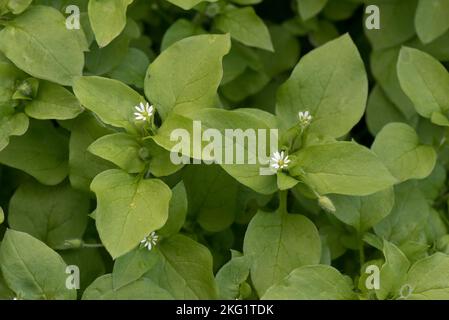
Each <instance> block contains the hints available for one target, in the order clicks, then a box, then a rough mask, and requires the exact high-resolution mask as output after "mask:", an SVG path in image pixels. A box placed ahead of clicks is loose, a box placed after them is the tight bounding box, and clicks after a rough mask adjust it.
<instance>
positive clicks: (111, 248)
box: [91, 169, 171, 259]
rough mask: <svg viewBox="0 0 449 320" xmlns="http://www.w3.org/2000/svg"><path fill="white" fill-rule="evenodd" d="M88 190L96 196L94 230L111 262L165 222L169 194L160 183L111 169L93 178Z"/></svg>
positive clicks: (168, 190)
mask: <svg viewBox="0 0 449 320" xmlns="http://www.w3.org/2000/svg"><path fill="white" fill-rule="evenodd" d="M91 189H92V191H94V192H95V194H96V195H97V209H96V220H95V222H96V225H97V230H98V233H99V235H100V238H101V240H102V243H103V244H104V245H105V247H106V249H107V250H108V252H109V253H110V254H111V256H112V257H113V258H114V259H115V258H117V257H119V256H121V255H123V254H125V253H127V252H129V251H131V250H132V249H133V248H135V247H136V246H137V245H138V244H139V243H140V241H141V240H142V239H143V238H144V237H146V236H147V235H148V234H150V233H151V232H152V231H155V230H157V229H159V228H161V227H162V226H163V225H164V224H165V222H166V221H167V218H168V206H169V201H170V198H171V190H170V189H169V188H168V187H167V185H165V184H164V183H163V182H162V181H160V180H157V179H141V178H140V177H133V176H130V175H128V174H126V173H125V172H123V171H121V170H115V169H112V170H108V171H105V172H102V173H100V174H99V175H98V176H96V177H95V179H94V180H93V181H92V184H91Z"/></svg>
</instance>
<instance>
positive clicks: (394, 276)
mask: <svg viewBox="0 0 449 320" xmlns="http://www.w3.org/2000/svg"><path fill="white" fill-rule="evenodd" d="M383 253H384V256H385V263H384V264H383V265H382V268H381V270H380V280H379V281H380V288H379V290H376V296H377V298H378V299H380V300H386V299H388V298H392V297H394V296H396V295H397V293H398V292H399V291H400V289H401V286H402V285H403V283H404V280H405V278H406V276H407V271H408V268H409V267H410V262H409V261H408V259H407V257H406V256H405V255H404V254H403V253H402V251H401V250H400V249H399V248H398V247H396V246H395V245H394V244H392V243H390V242H388V241H384V246H383Z"/></svg>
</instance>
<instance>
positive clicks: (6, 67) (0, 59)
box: [0, 53, 27, 106]
mask: <svg viewBox="0 0 449 320" xmlns="http://www.w3.org/2000/svg"><path fill="white" fill-rule="evenodd" d="M0 77H1V79H2V81H1V83H0V106H3V105H7V104H10V103H11V99H12V96H13V95H14V93H15V92H16V90H17V86H18V82H22V81H23V80H25V79H26V78H27V75H26V74H25V73H24V72H22V71H21V70H19V69H18V68H16V66H15V65H14V64H12V63H11V61H9V60H8V59H7V58H6V57H5V56H4V55H3V54H1V53H0Z"/></svg>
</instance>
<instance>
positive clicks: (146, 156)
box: [139, 147, 151, 161]
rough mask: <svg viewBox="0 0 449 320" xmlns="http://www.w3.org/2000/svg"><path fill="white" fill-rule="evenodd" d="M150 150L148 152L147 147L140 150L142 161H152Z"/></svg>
mask: <svg viewBox="0 0 449 320" xmlns="http://www.w3.org/2000/svg"><path fill="white" fill-rule="evenodd" d="M150 156H151V155H150V150H148V149H147V148H145V147H142V148H140V149H139V157H140V159H142V160H144V161H145V160H149V159H150Z"/></svg>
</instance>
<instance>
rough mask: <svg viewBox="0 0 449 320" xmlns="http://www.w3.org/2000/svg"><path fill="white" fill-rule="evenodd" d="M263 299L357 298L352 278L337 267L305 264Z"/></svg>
mask: <svg viewBox="0 0 449 320" xmlns="http://www.w3.org/2000/svg"><path fill="white" fill-rule="evenodd" d="M262 299H263V300H357V295H356V294H355V293H354V291H353V285H352V281H351V279H350V278H348V277H346V276H343V275H342V274H341V273H340V272H339V271H338V270H337V269H335V268H333V267H330V266H325V265H315V266H304V267H300V268H297V269H295V270H293V271H292V272H291V273H290V274H289V275H288V276H287V277H285V278H284V279H283V280H282V281H280V282H279V283H278V284H275V285H274V286H272V287H271V288H269V289H268V291H267V292H266V293H265V295H264V296H263V297H262Z"/></svg>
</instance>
